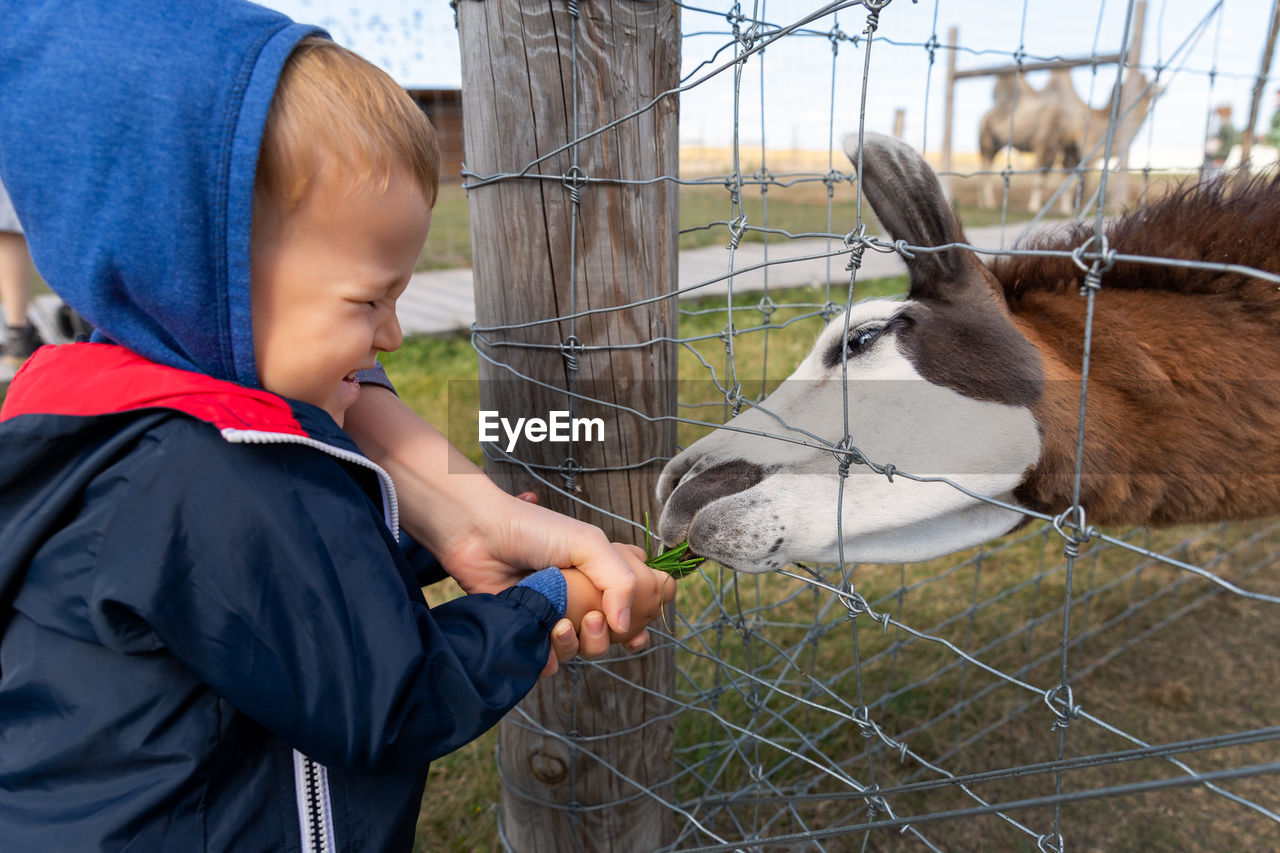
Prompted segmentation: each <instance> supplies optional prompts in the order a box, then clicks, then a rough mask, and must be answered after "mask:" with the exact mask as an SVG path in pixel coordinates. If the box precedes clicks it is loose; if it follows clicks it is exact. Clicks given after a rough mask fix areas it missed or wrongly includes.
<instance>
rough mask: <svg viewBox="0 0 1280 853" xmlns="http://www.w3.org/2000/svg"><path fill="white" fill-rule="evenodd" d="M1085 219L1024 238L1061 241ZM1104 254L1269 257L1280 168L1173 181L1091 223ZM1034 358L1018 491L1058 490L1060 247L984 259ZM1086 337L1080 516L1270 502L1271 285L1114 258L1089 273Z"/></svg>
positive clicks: (1277, 232)
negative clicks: (1030, 448) (1109, 219)
mask: <svg viewBox="0 0 1280 853" xmlns="http://www.w3.org/2000/svg"><path fill="white" fill-rule="evenodd" d="M1092 231H1093V229H1092V227H1091V225H1089V224H1088V223H1080V224H1078V225H1077V226H1075V227H1074V229H1073V230H1071V231H1069V232H1060V233H1059V234H1058V235H1057V236H1055V237H1053V238H1048V239H1046V238H1041V239H1040V240H1039V241H1038V242H1037V243H1035V244H1033V245H1032V246H1031V247H1033V248H1041V249H1050V248H1054V249H1071V248H1074V247H1076V246H1079V245H1081V244H1083V243H1084V242H1085V240H1087V239H1088V237H1089V236H1090V235H1091V234H1092ZM1106 233H1107V237H1108V241H1109V244H1110V248H1111V249H1113V250H1114V251H1115V252H1117V253H1119V254H1126V255H1140V256H1146V257H1153V258H1169V259H1184V260H1195V261H1208V262H1214V263H1232V264H1238V265H1243V266H1248V267H1254V268H1257V269H1261V270H1265V271H1269V272H1280V240H1278V239H1277V236H1280V178H1274V179H1273V178H1256V179H1253V180H1248V181H1241V182H1235V183H1232V182H1218V183H1213V184H1208V185H1199V186H1195V185H1192V186H1187V187H1184V188H1183V189H1181V190H1179V191H1177V192H1174V193H1172V194H1170V195H1169V196H1168V197H1166V198H1165V199H1163V200H1162V201H1160V202H1158V203H1156V204H1154V205H1152V206H1151V207H1149V208H1147V209H1145V210H1142V211H1139V212H1137V213H1133V214H1131V215H1129V216H1126V217H1125V218H1123V219H1121V220H1119V221H1116V222H1114V223H1111V224H1109V225H1108V226H1107V228H1106ZM991 269H992V272H993V273H994V274H995V277H996V278H997V279H998V280H999V282H1000V284H1001V285H1002V286H1003V288H1004V293H1005V296H1006V300H1007V302H1008V305H1009V309H1010V312H1011V317H1012V320H1013V322H1014V324H1015V325H1016V326H1017V328H1018V329H1019V330H1020V331H1021V332H1022V333H1023V334H1024V335H1026V337H1027V338H1028V339H1029V340H1030V341H1031V342H1032V343H1033V344H1034V345H1035V346H1036V348H1037V349H1038V350H1039V351H1040V352H1041V355H1042V357H1043V359H1044V369H1045V377H1046V380H1047V381H1046V383H1045V392H1044V395H1043V397H1042V399H1041V400H1040V401H1039V402H1038V403H1037V404H1036V405H1035V407H1034V411H1035V415H1036V418H1037V420H1038V422H1039V423H1040V425H1041V428H1042V430H1043V452H1042V454H1041V458H1040V462H1039V463H1038V464H1037V465H1036V466H1035V468H1033V469H1032V471H1031V472H1029V474H1028V476H1027V478H1026V480H1025V481H1024V483H1023V485H1022V486H1021V487H1020V489H1019V494H1018V497H1019V499H1020V500H1021V501H1022V502H1024V503H1025V504H1026V505H1027V506H1030V507H1032V508H1035V509H1041V510H1044V511H1056V510H1057V509H1060V508H1061V507H1063V506H1067V505H1070V503H1071V493H1072V481H1073V466H1074V460H1075V456H1076V452H1075V446H1076V431H1077V430H1076V427H1077V420H1078V411H1079V397H1080V387H1081V386H1080V374H1081V363H1082V356H1083V341H1084V323H1085V300H1084V299H1082V298H1081V297H1080V294H1079V288H1080V286H1081V284H1082V282H1083V279H1084V272H1083V271H1082V270H1080V269H1079V268H1078V267H1077V266H1076V265H1075V264H1074V263H1073V262H1072V261H1071V260H1069V259H1057V258H1045V257H1034V256H1033V257H1028V256H1017V257H1008V258H1001V259H999V260H997V261H996V262H994V263H993V264H992V266H991ZM1101 284H1102V288H1101V290H1100V291H1099V292H1098V294H1097V297H1096V307H1095V314H1094V324H1093V338H1092V346H1091V350H1090V375H1089V383H1088V408H1087V412H1088V420H1087V425H1086V429H1085V453H1084V460H1085V468H1084V472H1085V476H1084V481H1083V489H1082V494H1081V503H1082V505H1083V506H1084V507H1085V508H1086V510H1087V513H1088V518H1087V520H1088V521H1089V522H1090V523H1102V524H1138V523H1152V524H1173V523H1183V522H1201V521H1215V520H1222V519H1239V518H1248V517H1256V516H1264V515H1273V514H1277V513H1280V286H1278V285H1276V284H1275V283H1272V282H1268V281H1264V280H1261V279H1258V278H1256V277H1252V276H1248V275H1244V274H1239V273H1225V272H1218V271H1208V270H1198V269H1189V268H1180V267H1166V266H1156V265H1151V264H1144V263H1137V262H1118V263H1116V264H1115V266H1114V267H1113V268H1111V269H1110V270H1108V271H1106V272H1105V273H1104V274H1103V276H1102V279H1101Z"/></svg>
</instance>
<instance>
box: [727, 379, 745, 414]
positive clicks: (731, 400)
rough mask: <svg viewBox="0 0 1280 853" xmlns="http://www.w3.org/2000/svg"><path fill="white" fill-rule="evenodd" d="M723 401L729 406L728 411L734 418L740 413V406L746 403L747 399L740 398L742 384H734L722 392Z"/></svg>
mask: <svg viewBox="0 0 1280 853" xmlns="http://www.w3.org/2000/svg"><path fill="white" fill-rule="evenodd" d="M724 400H725V402H726V403H728V404H729V411H730V412H732V413H733V414H734V416H735V417H736V416H737V415H738V413H739V412H741V411H742V406H743V404H745V403H746V402H747V398H746V397H744V396H742V383H740V382H735V383H734V384H733V387H732V388H730V389H729V390H728V391H725V392H724Z"/></svg>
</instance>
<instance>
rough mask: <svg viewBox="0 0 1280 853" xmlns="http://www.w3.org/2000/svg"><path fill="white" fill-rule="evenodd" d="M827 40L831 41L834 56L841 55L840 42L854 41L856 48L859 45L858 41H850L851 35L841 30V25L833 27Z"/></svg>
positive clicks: (828, 33)
mask: <svg viewBox="0 0 1280 853" xmlns="http://www.w3.org/2000/svg"><path fill="white" fill-rule="evenodd" d="M827 38H828V39H830V40H831V55H832V56H836V55H838V54H839V53H840V42H842V41H852V42H853V43H854V46H855V47H856V46H857V44H858V42H857V39H850V38H849V35H848V34H847V33H846V32H845V31H844V30H842V29H840V27H839V25H837V26H834V27H832V28H831V29H830V30H829V31H828V32H827Z"/></svg>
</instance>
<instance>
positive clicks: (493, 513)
mask: <svg viewBox="0 0 1280 853" xmlns="http://www.w3.org/2000/svg"><path fill="white" fill-rule="evenodd" d="M345 429H346V431H347V432H348V433H349V434H350V435H351V437H352V438H354V439H355V440H356V443H357V444H358V445H359V446H360V449H361V450H363V451H364V452H365V454H366V455H368V457H369V458H370V459H372V460H373V461H375V462H377V463H378V464H379V465H381V466H382V467H383V468H385V469H386V470H387V471H388V473H390V474H391V478H392V479H393V480H394V481H395V484H396V489H397V490H398V492H399V494H400V512H401V515H400V522H401V525H402V526H403V527H404V529H405V530H407V531H408V532H409V534H410V535H411V536H413V538H414V539H416V540H418V541H419V542H421V543H422V544H423V545H425V546H426V547H427V548H428V549H430V550H431V552H432V553H434V554H435V555H436V557H437V559H439V560H440V562H441V564H442V565H443V566H444V567H445V569H446V570H448V572H449V574H450V575H452V576H453V577H454V579H455V580H457V581H458V583H459V585H460V586H462V588H463V589H465V590H466V591H467V592H497V591H499V590H501V589H505V588H507V587H509V586H511V585H512V584H513V583H515V582H516V581H517V580H519V579H520V577H521V576H523V575H524V574H527V573H528V572H529V571H530V570H534V569H540V568H544V567H546V566H560V567H565V568H567V567H569V566H573V567H576V568H578V569H579V570H580V571H581V572H582V573H583V574H585V575H587V576H588V577H589V578H590V579H591V581H592V582H593V583H594V584H595V585H596V587H597V588H599V589H600V590H602V592H603V595H602V601H603V606H604V613H605V616H606V617H607V619H608V622H609V626H610V627H612V628H613V629H614V630H615V631H617V632H619V633H625V632H626V631H627V630H628V629H629V627H630V621H631V617H630V609H631V603H632V600H633V598H634V595H635V585H636V573H637V572H638V571H641V570H645V571H647V569H645V568H644V564H643V562H642V561H641V560H640V559H638V558H637V557H636V556H635V554H634V553H632V552H630V551H624V550H622V549H620V548H618V547H615V546H614V545H612V544H611V543H610V542H609V540H608V538H607V537H606V536H605V535H604V533H603V532H602V531H601V530H600V529H599V528H596V527H593V526H592V525H590V524H586V523H585V522H581V521H577V520H575V519H572V518H569V517H568V516H564V515H561V514H559V513H556V512H552V511H550V510H548V509H545V508H543V507H539V506H537V505H536V504H531V503H528V502H526V501H522V500H520V499H518V498H516V497H514V496H512V495H509V494H507V493H506V492H504V491H502V490H501V489H500V488H498V487H497V486H496V485H495V484H494V483H493V481H492V480H490V479H489V478H488V477H487V476H485V475H484V473H483V472H482V471H480V469H479V468H477V467H476V466H475V465H474V464H472V462H471V461H470V460H469V459H467V458H466V456H464V455H463V454H462V452H461V451H460V450H458V449H457V448H456V447H454V446H453V445H452V444H450V443H449V441H448V439H446V438H445V437H444V436H443V435H441V434H440V432H439V431H438V430H436V429H435V428H434V427H432V426H431V425H430V424H429V423H427V422H426V421H424V420H423V419H422V418H420V417H419V416H418V415H417V414H415V413H414V412H413V411H412V410H411V409H410V408H409V407H408V406H407V405H405V403H404V402H403V401H401V400H400V398H399V397H397V396H396V395H395V394H393V393H391V392H390V391H387V390H385V389H383V388H380V387H378V386H375V385H363V386H361V393H360V399H359V401H357V403H356V404H355V405H354V406H352V408H351V409H349V410H348V411H347V414H346V420H345Z"/></svg>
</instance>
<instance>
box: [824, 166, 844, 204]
mask: <svg viewBox="0 0 1280 853" xmlns="http://www.w3.org/2000/svg"><path fill="white" fill-rule="evenodd" d="M843 180H844V173H843V172H841V171H839V170H838V169H832V170H831V171H829V172H827V173H826V174H825V175H823V176H822V183H824V184H826V187H827V198H831V197H832V196H833V195H835V194H836V184H838V183H840V182H841V181H843Z"/></svg>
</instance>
